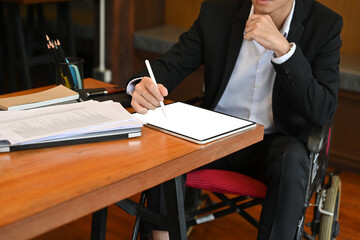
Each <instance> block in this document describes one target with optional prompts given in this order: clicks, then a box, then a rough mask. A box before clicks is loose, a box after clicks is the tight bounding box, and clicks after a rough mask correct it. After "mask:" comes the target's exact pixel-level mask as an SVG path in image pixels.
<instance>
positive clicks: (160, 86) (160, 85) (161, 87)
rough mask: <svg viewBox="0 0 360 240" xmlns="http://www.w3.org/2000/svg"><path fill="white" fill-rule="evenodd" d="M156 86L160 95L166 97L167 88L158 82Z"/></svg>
mask: <svg viewBox="0 0 360 240" xmlns="http://www.w3.org/2000/svg"><path fill="white" fill-rule="evenodd" d="M158 88H159V90H160V93H161V95H162V96H164V97H166V96H167V95H168V90H167V88H166V87H164V85H162V84H158Z"/></svg>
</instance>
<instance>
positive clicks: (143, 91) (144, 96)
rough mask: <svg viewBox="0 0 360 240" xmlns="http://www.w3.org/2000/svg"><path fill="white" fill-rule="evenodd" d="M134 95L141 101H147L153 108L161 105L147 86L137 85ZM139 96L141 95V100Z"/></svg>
mask: <svg viewBox="0 0 360 240" xmlns="http://www.w3.org/2000/svg"><path fill="white" fill-rule="evenodd" d="M134 94H135V97H137V98H138V100H139V101H143V100H146V101H147V102H149V103H150V104H152V105H153V106H158V105H159V101H158V100H157V99H156V98H155V97H154V95H153V94H152V93H151V92H150V91H149V89H148V88H147V87H146V86H143V85H139V84H138V85H136V86H135V91H134V93H133V95H134ZM137 95H140V96H141V98H140V97H139V96H137ZM144 106H145V107H146V105H144Z"/></svg>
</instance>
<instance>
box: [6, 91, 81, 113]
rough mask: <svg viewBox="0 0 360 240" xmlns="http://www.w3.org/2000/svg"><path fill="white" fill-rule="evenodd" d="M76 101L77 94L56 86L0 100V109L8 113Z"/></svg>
mask: <svg viewBox="0 0 360 240" xmlns="http://www.w3.org/2000/svg"><path fill="white" fill-rule="evenodd" d="M77 99H79V93H77V92H75V91H73V90H71V89H69V88H67V87H65V86H63V85H58V86H56V87H53V88H50V89H48V90H45V91H41V92H37V93H31V94H27V95H22V96H16V97H8V98H0V109H2V110H8V111H14V110H25V109H32V108H38V107H44V106H50V105H54V104H59V103H69V102H75V101H76V100H77Z"/></svg>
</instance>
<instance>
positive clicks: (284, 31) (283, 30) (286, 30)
mask: <svg viewBox="0 0 360 240" xmlns="http://www.w3.org/2000/svg"><path fill="white" fill-rule="evenodd" d="M294 9H295V0H294V3H293V5H292V8H291V11H290V14H289V15H288V17H287V18H286V20H285V22H284V25H283V27H282V28H281V30H280V32H281V34H282V35H283V36H284V37H285V38H286V37H287V36H288V35H289V31H290V24H291V20H292V19H293V16H294ZM254 12H255V10H254V5H251V9H250V14H249V18H250V17H251V16H252V15H253V14H254Z"/></svg>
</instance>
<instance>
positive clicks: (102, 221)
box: [91, 207, 107, 240]
mask: <svg viewBox="0 0 360 240" xmlns="http://www.w3.org/2000/svg"><path fill="white" fill-rule="evenodd" d="M106 218H107V207H106V208H103V209H100V210H99V211H97V212H94V213H93V214H92V220H91V240H105V236H106Z"/></svg>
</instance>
